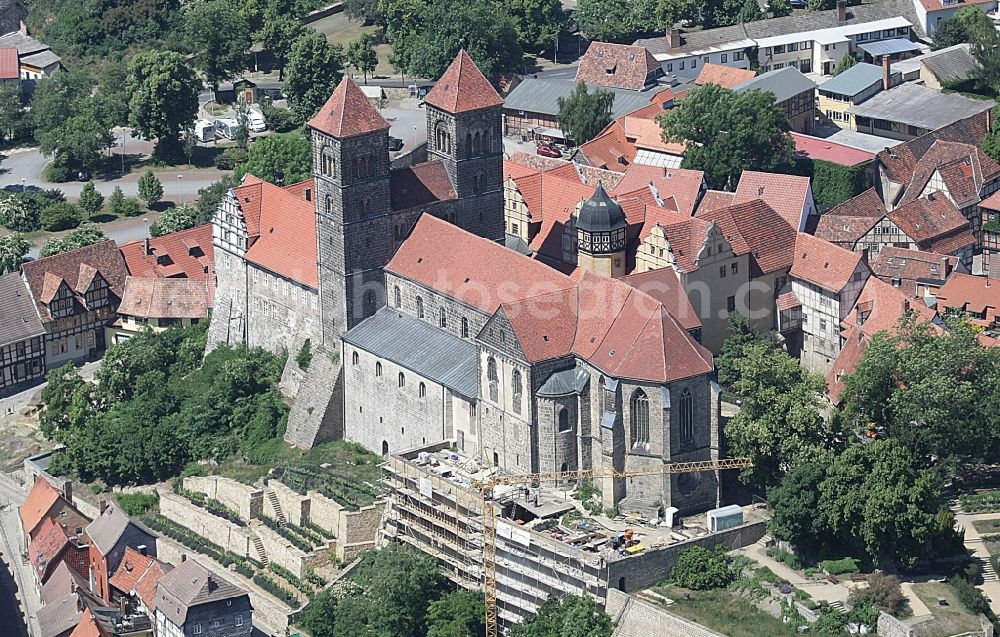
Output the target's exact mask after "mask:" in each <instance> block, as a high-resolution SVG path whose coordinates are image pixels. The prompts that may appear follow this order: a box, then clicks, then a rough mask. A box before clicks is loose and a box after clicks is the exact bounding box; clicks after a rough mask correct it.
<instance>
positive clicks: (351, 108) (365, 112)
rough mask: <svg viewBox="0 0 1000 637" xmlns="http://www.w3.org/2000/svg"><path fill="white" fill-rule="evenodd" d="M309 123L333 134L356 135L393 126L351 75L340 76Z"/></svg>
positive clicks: (340, 135)
mask: <svg viewBox="0 0 1000 637" xmlns="http://www.w3.org/2000/svg"><path fill="white" fill-rule="evenodd" d="M309 126H310V127H311V128H314V129H316V130H318V131H320V132H321V133H326V134H327V135H330V136H331V137H355V136H357V135H367V134H368V133H374V132H377V131H384V130H389V122H387V121H385V118H384V117H382V115H381V114H380V113H379V112H378V109H376V108H375V106H374V105H373V104H372V103H371V100H369V99H368V97H366V96H365V94H364V93H363V92H362V91H361V88H360V87H358V85H357V84H356V83H355V82H354V80H352V79H351V78H349V77H344V78H343V79H342V80H340V84H338V85H337V88H336V89H334V91H333V93H332V94H331V95H330V98H329V99H328V100H327V101H326V104H324V105H323V108H321V109H319V112H318V113H316V116H315V117H313V118H312V119H311V120H309Z"/></svg>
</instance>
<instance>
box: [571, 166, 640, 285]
mask: <svg viewBox="0 0 1000 637" xmlns="http://www.w3.org/2000/svg"><path fill="white" fill-rule="evenodd" d="M627 225H628V224H627V222H626V220H625V212H624V211H623V210H622V207H621V206H620V205H619V204H618V202H617V201H615V200H614V199H612V198H611V197H609V196H608V193H606V192H605V191H604V185H603V184H597V192H595V193H594V196H593V197H591V198H590V199H588V200H587V201H584V202H583V205H581V206H580V211H579V212H578V213H577V219H576V246H577V253H578V256H577V264H578V265H579V266H580V268H581V269H583V270H585V271H587V272H592V273H594V274H600V275H601V276H606V277H620V276H624V275H625V229H626V227H627Z"/></svg>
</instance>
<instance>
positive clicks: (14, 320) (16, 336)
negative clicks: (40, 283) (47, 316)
mask: <svg viewBox="0 0 1000 637" xmlns="http://www.w3.org/2000/svg"><path fill="white" fill-rule="evenodd" d="M44 333H45V328H44V327H42V322H41V321H40V320H39V319H38V312H37V311H36V310H35V304H34V303H33V302H32V300H31V295H30V294H29V293H28V288H27V286H26V285H25V284H24V279H22V278H21V273H20V272H11V273H9V274H5V275H3V276H0V347H3V346H5V345H10V344H13V343H18V342H20V341H23V340H26V339H29V338H32V337H34V336H41V335H42V334H44Z"/></svg>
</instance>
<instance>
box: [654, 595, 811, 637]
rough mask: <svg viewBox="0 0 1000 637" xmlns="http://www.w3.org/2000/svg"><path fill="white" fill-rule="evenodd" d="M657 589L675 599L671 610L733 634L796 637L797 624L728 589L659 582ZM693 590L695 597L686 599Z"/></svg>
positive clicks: (758, 636)
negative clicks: (664, 584)
mask: <svg viewBox="0 0 1000 637" xmlns="http://www.w3.org/2000/svg"><path fill="white" fill-rule="evenodd" d="M654 590H655V591H656V592H657V593H659V594H661V595H663V596H665V597H669V598H670V599H672V600H674V603H673V604H672V605H670V606H665V607H664V608H666V609H667V611H669V612H671V613H673V614H675V615H679V616H681V617H685V618H687V619H690V620H691V621H694V622H697V623H699V624H703V625H705V626H707V627H709V628H711V629H712V630H715V631H717V632H720V633H722V634H724V635H729V637H795V636H796V635H797V634H798V633H797V632H796V631H795V627H794V626H789V625H788V624H785V623H783V622H782V621H781V620H780V619H778V618H777V617H772V616H771V615H769V614H767V613H765V612H763V611H761V610H758V609H757V607H756V606H754V605H753V604H752V603H751V602H750V601H749V600H747V599H745V598H743V597H741V596H740V595H738V594H736V593H733V592H731V591H728V590H725V589H716V590H711V591H688V590H687V589H684V588H680V587H677V586H658V587H657V588H656V589H654ZM684 593H690V594H691V599H689V600H686V599H684Z"/></svg>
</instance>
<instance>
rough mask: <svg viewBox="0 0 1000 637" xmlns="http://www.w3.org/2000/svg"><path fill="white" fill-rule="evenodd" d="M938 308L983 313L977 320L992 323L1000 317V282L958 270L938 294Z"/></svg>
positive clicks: (981, 322)
mask: <svg viewBox="0 0 1000 637" xmlns="http://www.w3.org/2000/svg"><path fill="white" fill-rule="evenodd" d="M937 302H938V308H939V309H940V308H947V309H956V310H962V311H964V312H970V313H975V314H983V315H984V318H983V319H979V320H977V321H976V322H978V323H980V324H986V325H990V324H992V323H993V322H994V321H996V320H997V318H998V317H1000V283H998V282H997V281H996V280H995V279H990V278H989V277H984V276H973V275H971V274H964V273H961V272H956V273H955V274H953V275H951V277H949V278H948V281H947V282H945V284H944V285H943V286H941V289H940V290H938V294H937Z"/></svg>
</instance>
